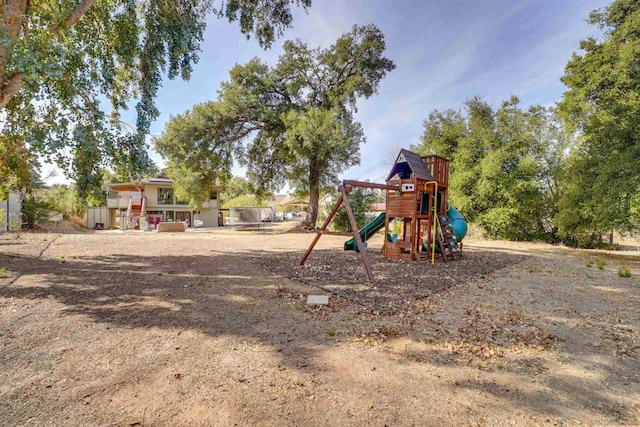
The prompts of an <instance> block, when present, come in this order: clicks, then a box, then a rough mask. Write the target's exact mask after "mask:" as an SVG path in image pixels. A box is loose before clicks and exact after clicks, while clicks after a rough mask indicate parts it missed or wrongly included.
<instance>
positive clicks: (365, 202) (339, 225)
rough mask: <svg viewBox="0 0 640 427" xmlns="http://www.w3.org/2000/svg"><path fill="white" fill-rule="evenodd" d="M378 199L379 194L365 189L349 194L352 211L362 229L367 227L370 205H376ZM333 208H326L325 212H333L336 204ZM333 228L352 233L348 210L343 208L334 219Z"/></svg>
mask: <svg viewBox="0 0 640 427" xmlns="http://www.w3.org/2000/svg"><path fill="white" fill-rule="evenodd" d="M377 198H378V192H377V191H374V190H369V189H365V188H355V189H354V190H353V191H352V192H351V193H349V203H350V204H351V210H353V216H354V218H355V220H356V224H358V227H359V228H361V227H363V226H364V225H366V222H367V221H366V219H367V217H366V213H367V212H369V205H371V203H375V202H376V200H377ZM330 205H331V206H325V210H331V209H332V208H333V206H334V203H331V204H330ZM332 225H333V228H334V229H336V230H338V231H351V223H350V221H349V216H348V215H347V210H346V209H345V208H344V206H341V207H340V209H338V212H336V214H335V216H334V217H333V221H332Z"/></svg>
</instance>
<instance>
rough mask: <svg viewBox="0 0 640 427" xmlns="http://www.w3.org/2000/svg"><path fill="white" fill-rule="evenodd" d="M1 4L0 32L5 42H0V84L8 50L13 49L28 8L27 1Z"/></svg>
mask: <svg viewBox="0 0 640 427" xmlns="http://www.w3.org/2000/svg"><path fill="white" fill-rule="evenodd" d="M3 6H4V7H3V8H2V22H1V23H0V33H4V36H5V37H6V40H7V42H6V43H0V85H4V79H5V74H6V72H7V59H8V58H9V52H10V51H11V50H12V49H13V46H14V45H15V42H16V39H17V38H18V35H19V34H20V28H22V21H23V19H24V18H25V17H26V16H27V12H28V9H29V1H28V0H9V1H8V2H7V3H6V4H5V5H3ZM3 92H4V87H3Z"/></svg>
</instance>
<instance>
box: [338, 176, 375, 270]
mask: <svg viewBox="0 0 640 427" xmlns="http://www.w3.org/2000/svg"><path fill="white" fill-rule="evenodd" d="M338 191H340V194H341V195H342V200H343V203H344V208H345V210H346V211H347V216H348V217H349V223H350V224H351V229H352V230H353V237H354V238H355V239H356V244H357V245H358V249H359V250H360V256H361V257H362V262H363V263H364V268H365V270H366V271H367V277H368V278H369V281H370V282H371V283H373V272H372V271H371V264H370V263H369V258H367V254H366V253H365V252H364V245H363V244H362V239H361V238H360V231H359V230H358V223H356V219H355V217H354V216H353V210H352V209H351V204H350V203H349V197H348V196H347V190H346V189H345V188H344V186H342V185H341V186H340V187H338Z"/></svg>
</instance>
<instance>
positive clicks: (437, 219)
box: [299, 149, 467, 281]
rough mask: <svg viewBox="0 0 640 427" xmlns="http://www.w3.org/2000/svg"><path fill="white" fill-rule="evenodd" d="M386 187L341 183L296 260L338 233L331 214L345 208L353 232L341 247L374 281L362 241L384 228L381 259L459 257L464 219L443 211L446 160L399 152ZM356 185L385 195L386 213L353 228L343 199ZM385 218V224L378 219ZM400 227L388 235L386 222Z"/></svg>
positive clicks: (418, 259)
mask: <svg viewBox="0 0 640 427" xmlns="http://www.w3.org/2000/svg"><path fill="white" fill-rule="evenodd" d="M386 181H387V183H386V184H377V183H370V182H362V181H352V180H348V181H343V183H342V185H340V186H339V187H338V192H339V193H340V198H339V199H338V201H337V203H336V204H335V206H334V207H333V209H332V210H331V212H330V213H329V215H328V216H327V219H326V220H325V222H324V223H323V225H322V227H320V228H319V229H318V230H316V233H317V234H316V236H315V238H314V240H313V242H312V243H311V245H310V246H309V248H308V249H307V251H306V252H305V254H304V255H303V256H302V257H301V258H300V262H299V263H300V265H302V264H304V262H305V261H306V260H307V258H308V257H309V255H310V254H311V252H312V251H313V248H314V246H315V245H316V243H317V242H318V240H319V239H320V237H321V236H322V235H323V234H342V233H334V232H330V231H328V230H327V227H328V225H329V224H330V222H331V220H332V219H333V217H334V215H335V214H336V212H337V211H338V209H339V208H340V206H342V205H344V207H345V210H346V211H347V216H348V217H349V221H350V224H351V229H352V230H353V238H352V239H351V240H350V241H347V242H346V243H345V249H354V250H356V251H358V252H360V255H361V256H362V260H363V263H364V265H365V270H366V272H367V276H368V278H369V280H370V281H373V274H372V271H371V264H370V263H369V260H368V258H367V256H366V255H365V248H366V247H365V245H364V242H365V241H366V240H367V239H368V238H369V237H370V236H372V235H374V234H375V233H376V231H378V230H380V229H381V228H382V226H384V235H385V241H384V246H383V248H382V253H383V254H384V256H385V257H387V258H391V259H402V260H412V261H420V260H430V261H431V262H432V263H434V262H435V257H436V255H438V256H440V257H441V258H442V259H443V260H445V261H450V260H452V259H454V258H455V257H456V256H458V255H460V254H461V253H462V238H463V237H464V235H465V234H466V231H467V223H466V220H465V219H464V217H463V216H462V215H461V214H460V213H459V212H458V211H457V210H455V209H454V208H449V209H447V188H448V184H449V160H448V159H446V158H444V157H440V156H436V155H431V156H425V157H421V156H420V155H418V154H416V153H413V152H411V151H408V150H404V149H403V150H401V151H400V153H399V154H398V157H397V159H396V161H395V163H394V165H393V168H392V169H391V172H390V173H389V176H388V177H387V180H386ZM355 187H360V188H376V189H381V190H385V191H386V211H385V212H384V213H382V214H380V216H379V217H378V218H376V220H374V221H373V222H372V223H370V224H367V225H366V226H365V227H363V228H362V229H360V230H358V227H357V224H356V221H355V218H354V216H353V211H352V209H351V205H350V203H349V198H348V195H349V193H350V192H351V190H352V189H353V188H355ZM382 220H384V221H382ZM394 220H395V221H396V222H397V223H399V224H400V228H401V232H400V233H398V235H396V234H394V235H392V234H391V233H390V232H389V230H390V229H389V224H390V223H391V221H394Z"/></svg>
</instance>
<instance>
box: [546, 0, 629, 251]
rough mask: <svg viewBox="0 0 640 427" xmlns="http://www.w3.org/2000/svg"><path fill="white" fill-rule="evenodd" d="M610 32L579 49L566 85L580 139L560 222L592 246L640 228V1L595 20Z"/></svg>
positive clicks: (622, 0) (619, 0)
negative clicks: (605, 236) (606, 237)
mask: <svg viewBox="0 0 640 427" xmlns="http://www.w3.org/2000/svg"><path fill="white" fill-rule="evenodd" d="M589 22H590V23H591V24H592V25H595V26H598V27H599V28H601V29H603V30H604V35H603V36H602V37H601V38H600V39H595V38H588V39H586V40H583V41H582V42H581V43H580V49H581V52H579V53H576V54H574V55H573V57H572V58H571V60H570V61H569V63H568V64H567V66H566V68H565V75H564V77H563V79H562V81H563V82H564V84H565V85H566V86H567V87H568V88H569V90H568V91H567V92H566V93H565V94H564V97H563V99H562V102H561V103H560V105H559V107H560V111H561V113H562V115H563V117H564V118H565V120H566V122H567V123H568V124H569V125H570V126H571V128H572V129H573V130H575V131H577V132H578V134H579V141H580V143H579V145H578V146H577V147H576V149H575V150H574V151H573V152H572V155H571V159H570V160H571V161H570V163H569V167H568V169H567V173H566V176H565V178H566V182H565V187H564V192H563V196H562V199H561V201H560V204H561V211H560V214H559V216H558V224H559V227H560V229H561V232H563V233H564V234H567V235H572V234H573V235H577V236H578V237H579V238H581V239H582V240H583V241H584V240H586V241H587V242H588V241H590V240H593V239H594V238H599V236H600V235H601V233H602V232H605V231H614V230H617V231H622V232H624V231H630V230H633V229H637V228H638V226H639V225H640V216H638V215H639V214H638V213H639V212H640V168H639V167H638V164H639V162H640V74H639V73H638V70H640V32H639V31H638V28H640V3H638V2H637V1H634V0H616V1H614V2H613V3H611V5H609V6H608V7H606V8H604V9H600V10H596V11H594V12H592V13H591V15H590V16H589Z"/></svg>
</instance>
